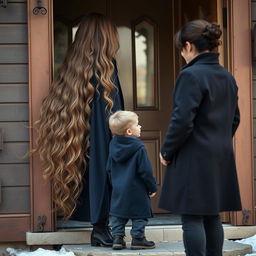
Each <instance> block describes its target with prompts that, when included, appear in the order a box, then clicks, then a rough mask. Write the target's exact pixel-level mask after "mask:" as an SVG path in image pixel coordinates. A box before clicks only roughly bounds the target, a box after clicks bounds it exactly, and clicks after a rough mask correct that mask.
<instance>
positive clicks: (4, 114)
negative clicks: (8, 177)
mask: <svg viewBox="0 0 256 256" xmlns="http://www.w3.org/2000/svg"><path fill="white" fill-rule="evenodd" d="M0 121H4V122H5V121H28V104H23V103H22V104H0Z"/></svg>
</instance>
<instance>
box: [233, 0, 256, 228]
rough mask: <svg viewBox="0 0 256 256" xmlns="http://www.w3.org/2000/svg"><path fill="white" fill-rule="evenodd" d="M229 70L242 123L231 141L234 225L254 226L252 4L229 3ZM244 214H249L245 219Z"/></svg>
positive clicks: (245, 0)
mask: <svg viewBox="0 0 256 256" xmlns="http://www.w3.org/2000/svg"><path fill="white" fill-rule="evenodd" d="M228 13H229V25H228V27H229V38H230V40H229V46H230V68H231V72H232V73H233V75H234V77H235V79H236V81H237V84H238V88H239V92H238V96H239V107H240V113H241V122H240V126H239V128H238V131H237V133H236V135H235V138H234V147H235V156H236V163H237V171H238V179H239V185H240V192H241V199H242V207H243V211H242V212H241V211H240V212H235V213H232V224H233V225H254V224H255V216H254V188H253V178H254V177H253V176H254V175H253V126H252V117H253V112H252V110H253V108H252V104H253V102H252V56H251V0H233V1H231V0H228ZM245 211H250V212H248V213H249V214H248V216H246V212H245Z"/></svg>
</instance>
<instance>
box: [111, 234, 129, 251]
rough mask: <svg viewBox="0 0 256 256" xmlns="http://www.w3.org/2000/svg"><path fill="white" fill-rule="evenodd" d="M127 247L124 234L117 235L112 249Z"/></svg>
mask: <svg viewBox="0 0 256 256" xmlns="http://www.w3.org/2000/svg"><path fill="white" fill-rule="evenodd" d="M124 248H126V243H125V241H124V238H123V237H122V236H115V237H114V240H113V245H112V249H113V250H122V249H124Z"/></svg>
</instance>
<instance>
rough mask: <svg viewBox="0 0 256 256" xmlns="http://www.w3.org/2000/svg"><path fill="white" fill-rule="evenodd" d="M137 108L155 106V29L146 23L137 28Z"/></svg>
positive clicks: (138, 25)
mask: <svg viewBox="0 0 256 256" xmlns="http://www.w3.org/2000/svg"><path fill="white" fill-rule="evenodd" d="M134 36H135V58H136V86H137V88H136V90H137V107H152V106H155V100H154V99H155V95H154V86H155V85H154V81H155V79H154V78H155V74H154V73H155V68H154V67H155V65H154V61H155V60H154V27H153V26H152V25H151V24H149V23H148V22H146V21H142V22H141V23H139V24H137V25H136V26H135V35H134Z"/></svg>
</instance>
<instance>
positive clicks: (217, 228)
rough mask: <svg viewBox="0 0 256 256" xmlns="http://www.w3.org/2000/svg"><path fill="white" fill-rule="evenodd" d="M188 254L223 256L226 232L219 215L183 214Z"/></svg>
mask: <svg viewBox="0 0 256 256" xmlns="http://www.w3.org/2000/svg"><path fill="white" fill-rule="evenodd" d="M182 229H183V242H184V247H185V252H186V255H187V256H221V255H222V248H223V241H224V232H223V227H222V223H221V220H220V216H219V215H214V216H199V215H182Z"/></svg>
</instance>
